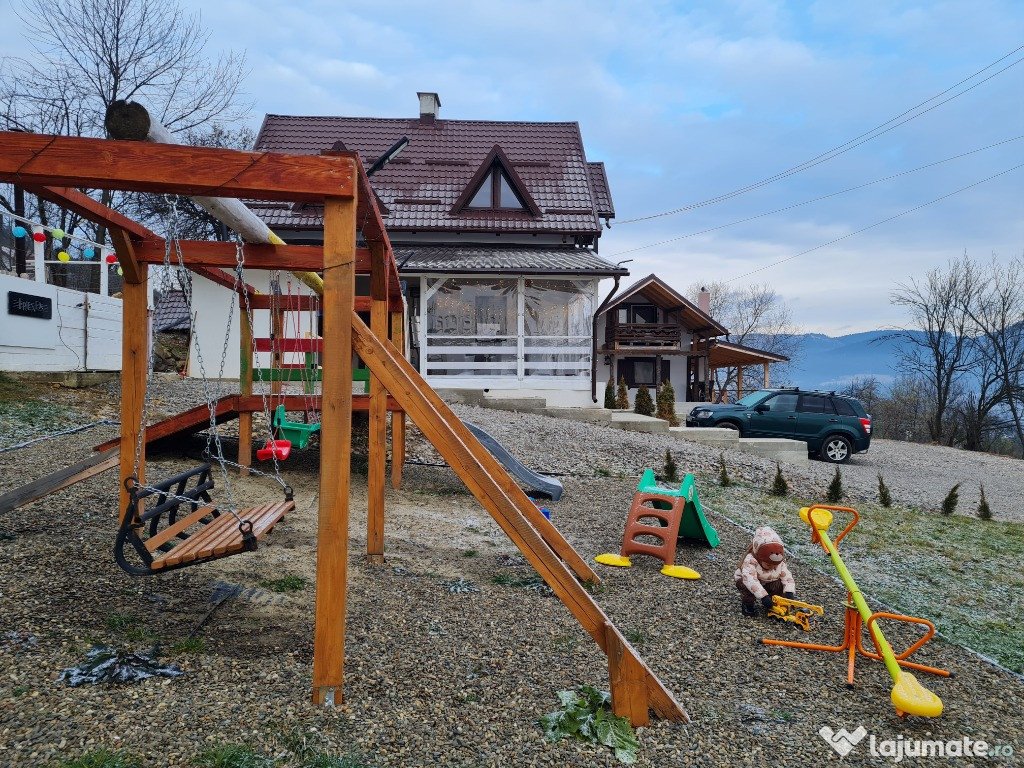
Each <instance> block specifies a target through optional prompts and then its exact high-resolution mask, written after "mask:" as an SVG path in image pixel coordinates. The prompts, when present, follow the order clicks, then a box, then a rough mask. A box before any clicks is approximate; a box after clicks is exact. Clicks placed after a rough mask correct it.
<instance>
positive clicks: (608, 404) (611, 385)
mask: <svg viewBox="0 0 1024 768" xmlns="http://www.w3.org/2000/svg"><path fill="white" fill-rule="evenodd" d="M604 407H605V408H608V409H614V408H615V382H614V381H613V380H612V378H611V377H610V376H609V377H608V383H607V384H605V385H604Z"/></svg>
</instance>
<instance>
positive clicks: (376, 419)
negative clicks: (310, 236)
mask: <svg viewBox="0 0 1024 768" xmlns="http://www.w3.org/2000/svg"><path fill="white" fill-rule="evenodd" d="M370 256H371V258H370V298H371V303H370V330H371V332H372V333H373V335H374V336H376V337H377V338H378V339H380V340H381V341H383V340H384V339H386V338H387V336H388V306H387V290H388V287H387V281H388V275H387V253H386V251H385V247H384V243H382V242H381V241H374V242H371V243H370ZM387 395H388V393H387V391H386V390H385V389H384V385H383V384H381V381H380V378H378V377H377V376H374V375H373V374H372V372H371V375H370V417H369V426H368V429H369V436H368V438H369V439H368V453H369V455H368V457H367V459H368V467H367V480H366V497H367V514H366V559H367V560H368V561H369V562H371V563H377V564H380V563H383V562H384V498H385V494H384V476H385V474H386V472H387Z"/></svg>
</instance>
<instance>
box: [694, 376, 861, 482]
mask: <svg viewBox="0 0 1024 768" xmlns="http://www.w3.org/2000/svg"><path fill="white" fill-rule="evenodd" d="M686 426H688V427H726V428H728V429H736V430H739V433H740V435H741V436H743V437H788V438H790V439H791V440H803V441H804V442H805V443H807V452H808V453H809V454H811V455H812V456H813V455H818V456H821V458H822V459H824V460H825V461H832V462H836V463H840V464H841V463H844V462H847V461H849V460H850V456H852V455H853V454H855V453H861V452H863V451H866V450H867V449H868V446H869V445H870V444H871V417H870V416H869V415H868V413H867V411H865V410H864V406H863V405H861V404H860V401H859V400H856V399H854V398H852V397H844V396H843V395H837V394H836V393H835V392H814V391H806V392H804V391H801V390H799V389H761V390H758V391H757V392H751V393H750V394H749V395H744V396H743V397H741V398H740V399H739V400H737V401H736V402H735V403H722V404H721V405H698V406H697V407H696V408H694V409H693V410H692V411H690V414H689V415H688V416H687V417H686Z"/></svg>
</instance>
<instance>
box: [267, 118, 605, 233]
mask: <svg viewBox="0 0 1024 768" xmlns="http://www.w3.org/2000/svg"><path fill="white" fill-rule="evenodd" d="M402 136H408V137H409V145H408V147H406V148H405V150H404V151H403V152H402V153H401V154H400V155H399V156H398V157H397V158H396V159H394V160H392V161H391V162H390V163H389V164H388V165H386V166H385V167H384V168H383V169H381V170H380V171H378V172H377V173H376V174H375V175H374V176H373V179H372V184H373V188H374V190H375V191H376V192H377V195H378V196H379V197H380V199H381V201H382V202H383V203H384V205H385V206H386V207H387V209H388V215H387V216H385V224H386V225H387V227H388V229H389V230H390V231H391V232H393V233H395V232H401V231H410V230H416V231H430V230H434V231H436V230H449V231H459V232H472V231H502V232H524V233H525V232H540V233H544V232H548V233H566V232H568V233H588V234H589V233H598V232H600V230H601V225H600V222H599V220H598V213H599V211H600V212H601V215H602V216H604V215H605V214H606V213H607V212H609V211H612V212H613V209H612V207H611V197H610V195H609V193H608V184H607V180H606V179H605V178H604V172H603V167H602V168H601V170H600V172H599V173H598V172H597V171H596V169H595V168H594V167H592V166H599V165H601V164H600V163H587V160H586V155H585V153H584V150H583V140H582V138H581V136H580V130H579V125H578V124H577V123H528V122H492V121H484V120H437V121H436V122H434V123H427V122H421V121H420V120H418V119H415V118H414V119H406V118H361V117H304V116H288V115H267V116H266V118H265V119H264V121H263V126H262V127H261V128H260V133H259V135H258V136H257V138H256V147H255V148H256V149H257V150H258V151H266V152H293V153H297V154H315V153H318V152H320V151H321V150H324V149H330V148H331V147H332V146H334V144H335V142H338V141H340V142H342V143H343V144H344V146H345V147H346V148H347V149H349V150H352V151H356V152H359V154H360V157H361V159H362V161H363V164H364V166H366V167H369V166H370V164H371V163H373V161H374V160H376V159H377V157H379V156H380V155H381V154H382V153H384V152H385V151H387V150H388V149H389V148H390V147H391V146H392V145H393V144H394V143H395V142H396V141H398V139H400V138H401V137H402ZM495 145H498V146H499V147H501V150H502V151H503V152H504V154H505V156H506V157H507V158H508V160H509V161H510V162H511V164H512V167H513V169H514V170H515V173H516V174H517V175H518V177H519V178H520V179H521V180H522V183H523V185H524V187H525V188H526V189H525V191H526V192H527V193H528V194H529V196H530V197H531V198H532V199H533V200H534V201H535V202H536V204H537V207H538V208H539V210H540V213H541V215H540V216H539V217H535V216H533V215H531V214H530V213H528V212H518V211H483V210H478V211H462V212H457V213H452V206H453V205H454V204H455V202H456V200H457V199H458V198H459V196H460V194H462V192H463V190H464V189H465V187H466V185H467V183H468V182H469V181H470V180H471V179H472V178H473V176H474V174H476V172H477V171H478V170H479V168H480V165H481V163H483V161H484V160H485V158H487V156H488V155H489V154H490V153H491V151H492V150H493V148H494V146H495ZM595 180H596V181H597V183H598V184H599V186H600V189H598V190H595V189H594V186H593V185H594V183H595ZM252 208H253V209H254V210H255V212H256V213H257V214H258V215H259V216H260V217H261V218H263V220H264V221H266V222H267V224H269V225H270V226H271V227H278V228H281V229H305V228H316V227H320V226H322V223H323V221H322V215H321V211H320V210H319V209H317V208H316V207H309V206H307V207H305V208H299V209H296V210H292V208H291V207H290V206H284V205H279V204H276V203H275V204H270V203H267V204H259V203H257V204H256V205H252Z"/></svg>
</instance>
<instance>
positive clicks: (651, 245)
mask: <svg viewBox="0 0 1024 768" xmlns="http://www.w3.org/2000/svg"><path fill="white" fill-rule="evenodd" d="M1021 139H1024V134H1021V135H1020V136H1014V137H1013V138H1012V139H1004V140H1003V141H997V142H996V143H995V144H989V145H988V146H986V147H980V148H978V149H972V150H969V151H967V152H961V153H960V154H959V155H954V156H953V157H947V158H945V159H943V160H936V161H935V162H932V163H927V164H926V165H920V166H918V167H917V168H911V169H910V170H907V171H900V172H899V173H894V174H892V175H891V176H885V177H883V178H881V179H875V180H874V181H868V182H865V183H863V184H857V185H856V186H853V187H847V188H846V189H841V190H839V191H838V192H830V193H829V194H827V195H822V196H821V197H815V198H812V199H810V200H804V201H803V202H801V203H793V204H792V205H787V206H784V207H783V208H776V209H775V210H774V211H768V212H767V213H759V214H757V215H756V216H748V217H747V218H745V219H737V220H736V221H730V222H729V223H728V224H719V225H718V226H717V227H709V228H707V229H702V230H700V231H699V232H690V233H689V234H686V235H679V236H677V237H670V238H669V239H667V240H659V241H658V242H656V243H649V244H647V245H639V246H637V247H636V248H630V249H628V250H625V251H618V252H617V253H613V254H611V255H610V256H608V258H609V259H613V258H615V257H616V256H622V255H623V254H626V253H633V252H634V251H642V250H645V249H647V248H654V247H656V246H659V245H666V244H667V243H674V242H676V241H677V240H685V239H687V238H689V237H696V236H697V235H705V234H707V233H708V232H715V231H716V230H719V229H726V228H728V227H734V226H736V225H737V224H745V223H746V222H748V221H753V220H754V219H763V218H764V217H765V216H771V215H773V214H776V213H782V212H783V211H788V210H791V209H793V208H799V207H801V206H804V205H810V204H811V203H817V202H819V201H821V200H827V199H828V198H830V197H836V196H837V195H845V194H846V193H847V192H854V191H856V190H858V189H863V188H864V187H870V186H872V185H873V184H881V183H882V182H883V181H890V180H892V179H895V178H898V177H900V176H906V175H908V174H911V173H917V172H918V171H923V170H925V169H927V168H933V167H935V166H936V165H942V164H943V163H948V162H951V161H953V160H959V159H960V158H961V157H967V156H968V155H973V154H976V153H978V152H984V151H985V150H986V149H992V148H993V147H998V146H1000V145H1001V144H1009V143H1010V142H1011V141H1020V140H1021Z"/></svg>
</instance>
